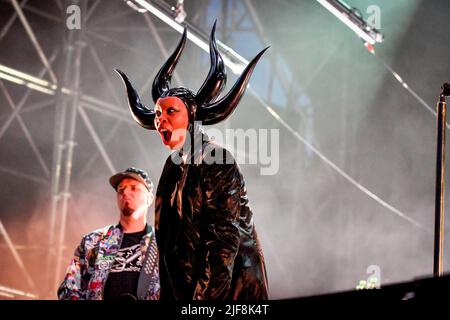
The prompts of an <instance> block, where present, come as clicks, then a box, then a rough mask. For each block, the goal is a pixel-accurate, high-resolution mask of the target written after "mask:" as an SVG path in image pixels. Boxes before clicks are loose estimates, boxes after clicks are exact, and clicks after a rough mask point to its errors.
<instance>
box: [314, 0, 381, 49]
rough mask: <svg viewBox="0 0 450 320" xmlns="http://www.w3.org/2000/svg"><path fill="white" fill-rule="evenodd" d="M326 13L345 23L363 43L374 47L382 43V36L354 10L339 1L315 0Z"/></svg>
mask: <svg viewBox="0 0 450 320" xmlns="http://www.w3.org/2000/svg"><path fill="white" fill-rule="evenodd" d="M317 2H319V3H320V4H321V5H322V6H324V7H325V8H326V9H327V10H328V11H330V12H331V13H332V14H333V15H335V16H336V17H337V18H338V19H339V20H341V21H342V22H343V23H345V24H346V25H347V26H348V27H349V28H350V29H352V30H353V31H354V32H355V33H356V34H357V35H358V36H359V37H360V38H362V39H363V40H364V41H365V42H367V43H369V44H371V45H374V44H375V43H376V42H382V41H383V35H382V34H381V33H380V32H379V31H378V30H377V29H375V28H373V27H371V26H370V25H368V24H367V23H366V22H365V21H364V20H363V19H362V17H360V16H358V15H357V14H355V12H354V10H353V9H352V8H351V7H350V6H348V5H347V4H345V3H344V2H343V1H340V0H317Z"/></svg>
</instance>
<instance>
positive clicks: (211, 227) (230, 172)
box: [193, 163, 243, 300]
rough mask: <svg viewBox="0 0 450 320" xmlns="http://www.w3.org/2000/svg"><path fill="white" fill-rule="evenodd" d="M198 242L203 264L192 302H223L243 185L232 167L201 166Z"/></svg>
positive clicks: (234, 249) (227, 289) (236, 238)
mask: <svg viewBox="0 0 450 320" xmlns="http://www.w3.org/2000/svg"><path fill="white" fill-rule="evenodd" d="M200 179H201V181H202V196H203V209H202V210H203V212H202V216H203V219H204V220H203V228H202V230H201V232H202V235H201V239H202V241H203V245H204V248H205V259H206V261H205V263H204V269H203V270H202V272H201V274H200V277H199V280H198V281H197V284H196V287H195V291H194V297H193V299H194V300H204V299H208V300H209V299H227V297H228V295H229V292H230V287H231V279H232V272H233V265H234V259H235V257H236V254H237V252H238V249H239V241H240V240H239V239H240V237H239V228H238V225H239V214H240V212H239V211H240V190H241V186H242V184H243V179H242V175H241V173H240V171H239V168H238V166H237V165H236V164H235V163H234V164H210V165H203V166H202V169H201V171H200Z"/></svg>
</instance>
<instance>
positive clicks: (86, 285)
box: [58, 225, 160, 300]
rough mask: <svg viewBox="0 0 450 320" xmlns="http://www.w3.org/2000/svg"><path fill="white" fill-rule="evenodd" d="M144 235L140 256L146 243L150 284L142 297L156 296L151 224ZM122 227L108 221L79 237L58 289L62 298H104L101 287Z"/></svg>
mask: <svg viewBox="0 0 450 320" xmlns="http://www.w3.org/2000/svg"><path fill="white" fill-rule="evenodd" d="M146 231H147V232H146V234H145V236H144V237H143V238H142V240H141V250H142V256H141V259H144V257H145V253H146V251H147V248H148V246H149V245H150V244H151V248H152V249H151V250H150V252H149V254H150V256H149V260H150V262H151V267H150V278H151V281H150V285H149V288H148V291H147V294H146V296H145V300H158V299H159V293H160V284H159V270H158V250H156V248H157V247H156V238H155V233H154V229H153V227H151V226H150V225H147V230H146ZM122 239H123V231H122V228H121V226H120V225H110V226H106V227H104V228H102V229H98V230H95V231H93V232H91V233H89V234H87V235H86V236H84V237H83V239H82V240H81V243H80V245H79V246H78V247H77V248H76V249H75V253H74V258H73V259H72V261H71V263H70V265H69V267H68V269H67V272H66V275H65V277H64V280H63V282H62V283H61V285H60V287H59V289H58V298H59V299H61V300H103V289H104V287H105V284H106V280H107V278H108V274H109V270H110V268H111V266H112V264H113V262H114V257H115V255H116V253H117V252H118V251H119V249H120V245H121V243H122Z"/></svg>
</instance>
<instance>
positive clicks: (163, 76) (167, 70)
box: [152, 27, 187, 103]
mask: <svg viewBox="0 0 450 320" xmlns="http://www.w3.org/2000/svg"><path fill="white" fill-rule="evenodd" d="M186 37H187V28H186V27H185V28H184V31H183V36H182V37H181V40H180V42H179V43H178V46H177V47H176V49H175V51H174V52H173V53H172V55H171V56H170V57H169V59H167V61H166V63H164V65H163V66H162V67H161V69H160V70H159V72H158V74H157V75H156V77H155V80H153V86H152V97H153V102H155V103H156V101H157V100H158V99H159V97H161V95H162V94H163V93H164V92H165V91H167V90H169V86H170V80H171V79H172V74H173V71H174V70H175V67H176V65H177V63H178V60H179V59H180V56H181V53H182V52H183V49H184V45H185V43H186Z"/></svg>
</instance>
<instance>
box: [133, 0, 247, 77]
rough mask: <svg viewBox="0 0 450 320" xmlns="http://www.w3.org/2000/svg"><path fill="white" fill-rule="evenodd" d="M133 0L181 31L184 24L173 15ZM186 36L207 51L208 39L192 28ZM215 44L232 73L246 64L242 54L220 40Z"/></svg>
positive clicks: (243, 67) (151, 5)
mask: <svg viewBox="0 0 450 320" xmlns="http://www.w3.org/2000/svg"><path fill="white" fill-rule="evenodd" d="M134 1H135V2H136V3H138V4H139V5H140V6H141V7H143V8H145V9H147V10H148V11H149V12H151V13H152V14H154V15H155V16H157V17H158V18H159V19H161V20H162V21H163V22H165V23H166V24H168V25H169V26H171V27H172V28H173V29H175V30H176V31H178V32H179V33H183V30H184V26H182V25H181V24H179V23H178V22H176V21H175V20H174V18H173V17H171V16H170V15H168V14H166V13H164V12H163V11H162V10H161V9H159V8H157V7H156V6H155V5H153V4H151V3H149V2H147V1H145V0H134ZM187 38H188V39H189V40H191V41H192V42H193V43H195V44H196V45H197V46H198V47H200V48H201V49H203V50H204V51H206V52H208V53H209V43H208V41H205V40H203V39H202V38H201V37H200V36H199V35H197V34H195V33H194V32H193V31H192V30H188V32H187ZM217 45H218V47H219V48H220V49H221V50H222V51H225V53H226V55H223V56H222V58H223V62H224V63H225V65H226V66H227V67H229V68H230V70H231V71H232V72H233V73H234V74H241V73H242V71H244V69H245V66H246V65H247V64H248V60H246V59H244V58H243V57H242V56H240V55H239V54H237V53H236V52H235V51H234V50H232V49H231V48H229V47H228V46H226V45H224V44H223V43H221V42H220V41H217ZM230 56H231V57H233V59H235V60H236V62H235V61H232V60H231V59H230V58H229V57H230Z"/></svg>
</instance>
